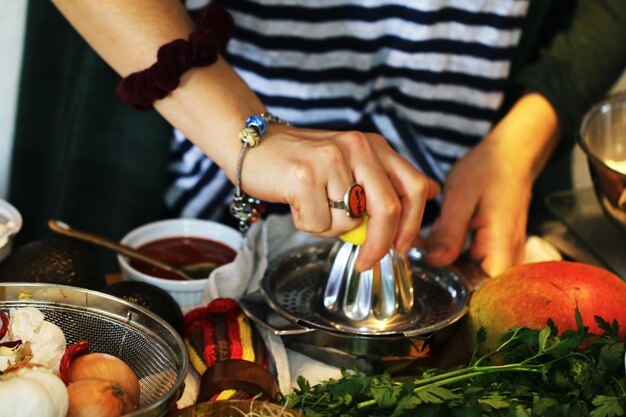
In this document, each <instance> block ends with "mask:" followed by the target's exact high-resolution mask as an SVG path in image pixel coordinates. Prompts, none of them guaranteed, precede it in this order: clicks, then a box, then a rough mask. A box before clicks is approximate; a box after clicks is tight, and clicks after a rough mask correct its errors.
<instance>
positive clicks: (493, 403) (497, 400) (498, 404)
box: [478, 393, 510, 410]
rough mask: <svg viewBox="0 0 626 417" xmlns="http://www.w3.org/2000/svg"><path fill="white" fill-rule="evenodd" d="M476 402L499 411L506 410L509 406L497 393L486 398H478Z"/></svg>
mask: <svg viewBox="0 0 626 417" xmlns="http://www.w3.org/2000/svg"><path fill="white" fill-rule="evenodd" d="M478 402H479V403H480V404H482V405H488V406H489V407H491V408H493V409H496V410H498V409H501V408H507V407H508V406H509V404H510V403H509V401H508V400H507V399H506V398H505V397H503V396H502V395H500V394H498V393H493V394H490V395H489V396H487V397H483V398H479V399H478Z"/></svg>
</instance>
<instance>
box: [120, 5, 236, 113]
mask: <svg viewBox="0 0 626 417" xmlns="http://www.w3.org/2000/svg"><path fill="white" fill-rule="evenodd" d="M234 30H235V24H234V21H233V18H232V16H231V15H230V13H228V11H227V10H225V9H224V8H222V7H221V6H218V5H216V4H209V5H208V6H206V7H205V8H203V9H202V11H201V12H200V14H199V16H198V18H197V19H196V27H195V30H194V31H193V32H192V33H191V34H190V35H189V39H188V40H185V39H176V40H173V41H172V42H169V43H166V44H165V45H162V46H161V47H160V48H159V50H158V52H157V61H156V62H155V63H154V64H152V66H150V67H149V68H146V69H144V70H142V71H138V72H133V73H132V74H129V75H128V76H127V77H125V78H123V79H122V80H121V81H120V82H119V84H118V85H117V88H116V89H115V90H116V92H117V94H118V96H119V97H120V98H121V99H122V101H123V102H124V104H126V105H127V106H129V107H131V108H133V109H135V110H142V111H145V110H150V109H152V106H153V103H154V102H155V101H156V100H160V99H162V98H164V97H165V96H167V95H168V94H169V93H170V92H172V91H173V90H175V89H176V88H177V87H178V85H179V83H180V77H181V76H182V75H183V74H184V73H185V72H187V70H189V69H190V68H192V67H204V66H208V65H211V64H213V63H215V61H217V58H218V56H219V55H220V54H223V53H224V52H225V51H226V45H227V44H228V41H229V40H230V38H231V37H232V35H233V32H234Z"/></svg>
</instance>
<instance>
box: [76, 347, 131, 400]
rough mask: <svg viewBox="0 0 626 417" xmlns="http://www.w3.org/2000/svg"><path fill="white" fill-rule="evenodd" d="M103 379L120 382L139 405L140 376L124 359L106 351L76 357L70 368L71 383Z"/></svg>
mask: <svg viewBox="0 0 626 417" xmlns="http://www.w3.org/2000/svg"><path fill="white" fill-rule="evenodd" d="M83 379H101V380H104V381H109V382H113V383H115V384H118V385H119V386H120V387H121V388H122V390H123V391H124V393H125V394H126V395H127V396H128V398H129V399H130V401H131V402H132V404H133V405H134V406H135V407H137V406H138V405H139V378H137V374H135V372H134V371H133V370H132V369H131V368H130V366H128V365H127V364H126V362H124V361H123V360H121V359H119V358H117V357H115V356H112V355H108V354H106V353H90V354H87V355H82V356H79V357H78V358H76V359H74V360H73V361H72V363H71V364H70V368H69V381H70V383H72V382H76V381H80V380H83Z"/></svg>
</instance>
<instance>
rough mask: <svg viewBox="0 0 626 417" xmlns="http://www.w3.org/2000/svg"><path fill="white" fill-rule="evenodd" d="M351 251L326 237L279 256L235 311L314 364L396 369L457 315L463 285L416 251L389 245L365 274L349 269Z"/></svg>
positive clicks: (422, 351) (463, 303)
mask: <svg viewBox="0 0 626 417" xmlns="http://www.w3.org/2000/svg"><path fill="white" fill-rule="evenodd" d="M358 253H359V246H357V245H354V244H352V243H347V242H342V241H339V240H336V239H334V240H326V241H322V243H316V244H312V245H309V246H303V247H298V248H295V249H293V250H291V251H289V252H288V253H285V254H282V255H280V256H278V257H276V258H275V259H273V260H271V261H270V264H269V266H268V268H267V270H266V272H265V275H264V277H263V279H262V281H261V288H260V290H259V291H256V292H253V293H250V294H246V295H245V296H243V297H242V298H241V299H240V304H241V307H242V309H243V310H244V312H245V313H246V314H247V315H248V316H249V317H250V318H251V319H252V320H254V321H255V322H256V323H257V324H259V325H260V326H261V327H263V328H265V329H267V330H269V331H271V332H272V333H274V334H276V335H280V336H282V338H283V341H284V343H285V345H286V346H287V347H289V348H291V349H293V350H296V351H299V352H301V353H304V354H306V355H308V356H310V357H313V358H315V359H317V360H320V361H323V362H325V363H328V364H331V365H335V366H339V367H347V368H353V367H357V368H359V369H361V370H363V371H365V372H369V371H374V372H380V371H386V372H391V373H393V372H395V371H399V370H401V369H402V368H404V367H406V366H407V365H409V364H411V363H414V362H415V360H416V359H419V358H421V357H424V356H425V355H426V352H427V349H426V348H425V346H426V344H427V342H428V341H429V340H431V339H432V336H433V335H434V334H435V333H441V332H442V331H443V330H444V329H445V328H447V327H449V326H450V325H451V324H453V323H455V322H456V321H458V320H459V319H460V318H461V317H462V316H463V315H464V314H465V312H466V310H467V303H468V301H469V294H470V289H469V286H468V284H467V282H466V281H465V280H464V279H463V278H462V277H461V276H460V275H459V274H458V273H457V272H456V271H455V270H453V269H451V268H441V267H434V266H431V265H428V264H427V263H426V262H425V261H424V253H423V252H422V251H421V250H419V249H417V248H412V249H411V250H409V252H408V253H407V254H401V253H399V252H397V251H396V250H395V249H394V248H393V247H392V248H390V250H389V252H388V253H387V254H386V255H385V256H384V257H383V258H382V259H381V260H380V261H379V262H378V263H376V264H375V266H374V267H373V268H372V269H370V270H367V271H357V270H356V269H355V268H354V265H355V261H356V258H357V256H358Z"/></svg>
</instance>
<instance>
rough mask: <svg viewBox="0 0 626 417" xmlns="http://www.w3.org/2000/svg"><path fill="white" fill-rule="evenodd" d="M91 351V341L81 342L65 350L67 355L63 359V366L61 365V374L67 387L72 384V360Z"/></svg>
mask: <svg viewBox="0 0 626 417" xmlns="http://www.w3.org/2000/svg"><path fill="white" fill-rule="evenodd" d="M88 350H89V340H81V341H80V342H77V343H74V344H73V345H70V346H68V347H67V349H65V353H64V354H63V357H61V364H60V365H59V373H60V374H61V379H62V380H63V382H65V385H69V384H70V375H69V370H70V364H71V363H72V360H73V359H74V358H76V357H78V356H80V355H82V354H85V353H87V351H88Z"/></svg>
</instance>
